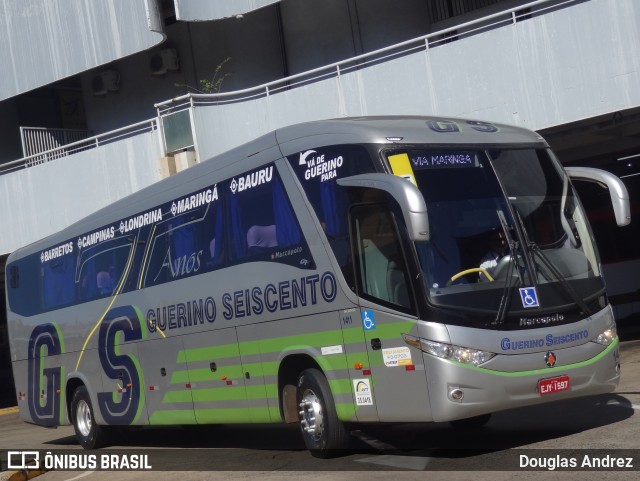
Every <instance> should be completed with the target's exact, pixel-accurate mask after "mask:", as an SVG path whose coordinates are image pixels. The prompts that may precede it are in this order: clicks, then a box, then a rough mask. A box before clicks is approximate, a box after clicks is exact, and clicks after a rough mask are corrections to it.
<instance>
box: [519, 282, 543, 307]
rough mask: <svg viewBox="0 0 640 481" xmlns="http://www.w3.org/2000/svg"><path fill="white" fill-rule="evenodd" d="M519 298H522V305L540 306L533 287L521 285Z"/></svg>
mask: <svg viewBox="0 0 640 481" xmlns="http://www.w3.org/2000/svg"><path fill="white" fill-rule="evenodd" d="M520 299H521V300H522V307H524V308H527V307H540V304H538V293H537V292H536V288H535V287H522V288H520Z"/></svg>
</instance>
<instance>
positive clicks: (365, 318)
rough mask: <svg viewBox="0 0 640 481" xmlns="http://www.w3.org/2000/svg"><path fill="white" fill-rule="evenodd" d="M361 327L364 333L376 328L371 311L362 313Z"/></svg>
mask: <svg viewBox="0 0 640 481" xmlns="http://www.w3.org/2000/svg"><path fill="white" fill-rule="evenodd" d="M362 327H364V330H365V331H372V330H374V329H375V328H376V319H375V317H374V316H373V311H362Z"/></svg>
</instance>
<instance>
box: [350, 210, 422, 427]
mask: <svg viewBox="0 0 640 481" xmlns="http://www.w3.org/2000/svg"><path fill="white" fill-rule="evenodd" d="M350 215H351V235H352V242H353V250H354V261H355V263H354V264H355V270H356V274H355V275H356V286H357V289H358V294H359V297H360V309H359V310H360V313H359V314H360V319H359V320H360V322H361V324H362V329H363V333H364V340H365V344H366V349H367V352H368V355H369V362H370V375H369V376H364V375H363V376H362V377H361V378H360V379H354V380H353V383H354V392H355V396H356V405H367V404H374V405H375V406H376V408H377V411H378V417H379V419H380V421H383V422H385V421H402V420H406V419H408V418H411V419H415V420H418V421H419V420H425V421H427V420H431V419H430V417H429V397H428V390H427V381H426V375H425V367H424V362H423V358H422V354H421V352H420V351H419V350H418V349H416V348H413V347H410V346H408V345H407V344H406V343H405V342H404V340H403V338H402V334H408V333H410V332H411V331H412V328H413V327H414V326H415V323H416V322H417V319H416V317H415V314H414V313H415V311H416V307H415V300H414V299H413V294H412V290H411V282H410V278H409V275H408V273H407V272H408V271H407V263H406V258H405V256H404V254H403V250H402V247H401V242H400V237H399V234H398V227H397V224H396V222H395V218H394V215H393V214H392V212H391V211H390V210H389V208H388V207H387V206H386V205H385V204H366V205H359V206H355V207H353V208H352V209H351V214H350ZM367 394H372V396H371V395H369V396H367Z"/></svg>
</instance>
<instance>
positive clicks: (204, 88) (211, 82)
mask: <svg viewBox="0 0 640 481" xmlns="http://www.w3.org/2000/svg"><path fill="white" fill-rule="evenodd" d="M230 61H231V57H227V58H225V59H224V60H223V61H222V62H220V63H219V64H218V65H217V66H216V69H215V70H214V71H213V75H212V76H211V79H201V80H198V86H199V88H195V87H192V86H191V85H187V84H178V83H177V84H174V85H175V86H176V87H178V88H181V87H184V88H186V89H187V90H188V91H189V92H196V93H199V94H217V93H219V92H220V91H221V90H222V83H223V82H224V81H225V79H226V78H227V77H231V76H232V75H233V72H224V73H222V72H221V71H222V68H223V67H224V66H225V64H226V63H228V62H230Z"/></svg>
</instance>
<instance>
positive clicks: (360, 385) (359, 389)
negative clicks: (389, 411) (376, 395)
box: [353, 379, 373, 406]
mask: <svg viewBox="0 0 640 481" xmlns="http://www.w3.org/2000/svg"><path fill="white" fill-rule="evenodd" d="M353 390H354V392H355V395H356V404H357V405H358V406H373V396H372V395H371V381H370V380H369V379H354V380H353Z"/></svg>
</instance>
